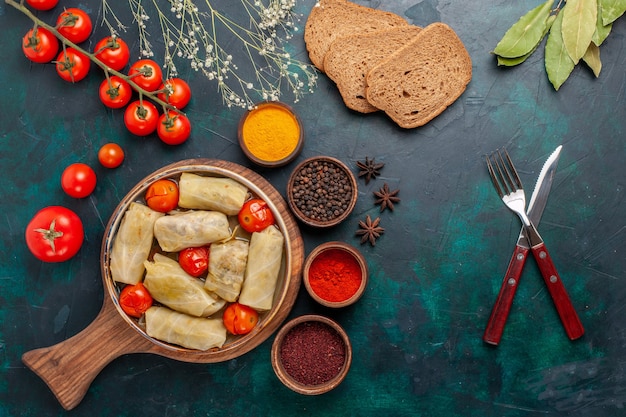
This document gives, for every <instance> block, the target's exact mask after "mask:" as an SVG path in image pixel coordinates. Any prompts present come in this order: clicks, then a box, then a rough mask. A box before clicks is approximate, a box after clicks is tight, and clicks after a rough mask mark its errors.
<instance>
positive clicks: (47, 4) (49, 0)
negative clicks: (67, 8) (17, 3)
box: [26, 0, 59, 10]
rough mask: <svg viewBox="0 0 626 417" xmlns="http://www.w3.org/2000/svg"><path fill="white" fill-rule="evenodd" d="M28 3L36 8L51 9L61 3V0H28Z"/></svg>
mask: <svg viewBox="0 0 626 417" xmlns="http://www.w3.org/2000/svg"><path fill="white" fill-rule="evenodd" d="M26 3H27V4H28V5H29V6H30V7H32V8H33V9H35V10H51V9H54V7H55V6H56V5H57V4H59V0H26Z"/></svg>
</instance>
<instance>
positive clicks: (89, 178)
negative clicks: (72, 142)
mask: <svg viewBox="0 0 626 417" xmlns="http://www.w3.org/2000/svg"><path fill="white" fill-rule="evenodd" d="M61 187H62V188H63V191H65V192H66V193H67V195H69V196H70V197H74V198H84V197H87V196H88V195H89V194H91V193H92V192H93V190H94V189H95V188H96V173H95V172H94V171H93V169H91V167H90V166H89V165H87V164H83V163H80V162H78V163H75V164H72V165H69V166H68V167H67V168H65V170H64V171H63V174H62V175H61Z"/></svg>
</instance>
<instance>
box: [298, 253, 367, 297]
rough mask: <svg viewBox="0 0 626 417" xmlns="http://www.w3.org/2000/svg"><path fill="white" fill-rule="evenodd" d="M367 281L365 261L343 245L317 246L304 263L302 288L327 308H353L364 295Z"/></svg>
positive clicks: (358, 254) (360, 255)
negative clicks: (352, 305) (303, 286)
mask: <svg viewBox="0 0 626 417" xmlns="http://www.w3.org/2000/svg"><path fill="white" fill-rule="evenodd" d="M367 281H368V269H367V263H366V261H365V258H364V257H363V255H362V254H361V253H360V252H359V251H358V250H357V249H356V248H355V247H353V246H351V245H348V244H347V243H344V242H327V243H323V244H321V245H319V246H318V247H316V248H315V249H314V250H313V251H312V252H311V253H310V254H309V256H308V257H307V259H306V261H305V263H304V285H305V287H306V289H307V291H308V293H309V294H310V295H311V297H312V298H313V299H314V300H316V301H317V302H318V303H320V304H322V305H324V306H326V307H335V308H338V307H345V306H348V305H351V304H354V303H355V302H356V301H357V300H358V299H359V298H361V296H362V295H363V292H364V291H365V287H366V286H367Z"/></svg>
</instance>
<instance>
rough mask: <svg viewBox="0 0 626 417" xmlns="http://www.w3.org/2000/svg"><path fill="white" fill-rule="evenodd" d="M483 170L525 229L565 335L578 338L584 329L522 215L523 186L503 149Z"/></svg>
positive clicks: (541, 243) (540, 241) (543, 247)
mask: <svg viewBox="0 0 626 417" xmlns="http://www.w3.org/2000/svg"><path fill="white" fill-rule="evenodd" d="M487 169H488V170H489V176H490V177H491V180H492V181H493V185H494V187H495V189H496V191H497V193H498V195H499V196H500V198H501V199H502V201H503V202H504V204H505V205H506V206H507V207H508V208H509V209H510V210H511V211H513V212H514V213H515V214H517V215H518V217H519V218H520V220H521V221H522V224H523V225H524V228H525V229H526V237H527V239H528V243H529V245H530V249H531V252H532V254H533V256H534V258H535V260H536V261H537V265H538V266H539V270H540V271H541V275H542V276H543V280H544V281H545V283H546V285H547V287H548V292H549V293H550V296H551V297H552V301H553V302H554V306H555V307H556V310H557V313H558V314H559V317H560V319H561V323H563V327H564V328H565V332H566V333H567V336H568V337H569V338H570V340H575V339H578V338H579V337H581V336H582V335H583V334H584V332H585V330H584V329H583V326H582V323H581V322H580V319H579V318H578V314H576V310H575V309H574V306H573V305H572V302H571V300H570V298H569V296H568V295H567V291H566V290H565V286H564V285H563V282H562V281H561V277H560V276H559V274H558V272H557V270H556V267H555V266H554V263H553V262H552V258H551V257H550V254H549V253H548V249H547V248H546V245H545V243H544V241H543V239H542V238H541V236H540V235H539V232H538V231H537V228H536V227H535V225H534V224H533V223H532V222H531V221H530V219H529V218H528V215H526V196H525V193H524V187H523V186H522V181H521V179H520V177H519V175H518V173H517V170H516V169H515V166H514V165H513V161H511V157H510V156H509V153H508V152H507V151H506V149H503V150H497V151H495V152H493V153H492V154H491V155H488V156H487Z"/></svg>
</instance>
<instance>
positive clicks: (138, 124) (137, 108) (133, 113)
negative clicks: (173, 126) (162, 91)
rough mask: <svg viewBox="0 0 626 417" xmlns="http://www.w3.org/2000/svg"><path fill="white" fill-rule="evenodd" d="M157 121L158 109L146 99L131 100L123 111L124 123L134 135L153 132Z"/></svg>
mask: <svg viewBox="0 0 626 417" xmlns="http://www.w3.org/2000/svg"><path fill="white" fill-rule="evenodd" d="M158 123H159V111H158V110H157V108H156V106H155V105H154V104H152V103H150V102H149V101H146V100H136V101H133V102H132V103H130V104H129V105H128V107H126V110H125V112H124V124H125V125H126V128H127V129H128V130H129V131H130V132H131V133H132V134H134V135H137V136H147V135H149V134H151V133H153V132H154V131H155V130H156V128H157V124H158Z"/></svg>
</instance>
